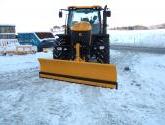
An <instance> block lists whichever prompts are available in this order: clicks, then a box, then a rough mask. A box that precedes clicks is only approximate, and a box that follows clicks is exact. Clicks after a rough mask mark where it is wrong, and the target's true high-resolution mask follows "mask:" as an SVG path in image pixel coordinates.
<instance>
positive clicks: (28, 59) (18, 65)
mask: <svg viewBox="0 0 165 125" xmlns="http://www.w3.org/2000/svg"><path fill="white" fill-rule="evenodd" d="M38 58H52V52H49V53H43V52H40V53H36V54H28V55H7V56H0V66H1V68H0V73H1V72H2V73H3V72H11V71H18V70H23V69H29V68H34V67H38V65H39V63H38Z"/></svg>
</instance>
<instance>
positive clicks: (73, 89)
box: [0, 50, 165, 125]
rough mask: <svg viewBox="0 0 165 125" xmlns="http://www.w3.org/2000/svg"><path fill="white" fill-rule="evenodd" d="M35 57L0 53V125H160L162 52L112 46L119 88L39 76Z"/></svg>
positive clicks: (164, 96) (163, 110)
mask: <svg viewBox="0 0 165 125" xmlns="http://www.w3.org/2000/svg"><path fill="white" fill-rule="evenodd" d="M38 57H50V58H51V57H52V54H51V53H36V54H34V55H20V56H0V67H1V68H0V125H165V91H164V90H165V81H164V74H165V63H164V60H165V55H163V54H149V53H137V52H129V51H115V50H111V62H112V63H114V64H116V65H117V71H118V83H119V89H118V90H111V89H105V88H99V87H91V86H85V85H79V84H69V83H67V82H62V81H55V80H50V79H41V78H39V77H38V70H39V63H38V62H37V58H38ZM126 66H129V67H130V71H124V67H126Z"/></svg>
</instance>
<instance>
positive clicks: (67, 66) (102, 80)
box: [39, 6, 117, 88]
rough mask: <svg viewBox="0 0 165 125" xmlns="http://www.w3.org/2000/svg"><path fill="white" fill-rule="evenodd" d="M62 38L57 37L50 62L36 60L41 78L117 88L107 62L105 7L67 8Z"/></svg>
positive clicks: (110, 67)
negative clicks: (38, 63)
mask: <svg viewBox="0 0 165 125" xmlns="http://www.w3.org/2000/svg"><path fill="white" fill-rule="evenodd" d="M62 11H67V12H68V16H67V25H66V28H65V34H58V35H57V36H58V39H57V40H56V42H55V45H54V50H53V59H41V58H40V59H39V62H40V73H39V75H40V77H43V78H51V79H57V80H62V81H68V82H73V83H80V84H86V85H92V86H98V87H105V88H117V73H116V66H115V65H113V64H109V62H110V53H109V51H110V50H109V49H110V45H109V34H107V17H110V16H111V12H110V11H109V10H108V8H107V6H105V7H104V8H102V7H101V6H70V7H68V9H61V10H60V11H59V17H60V18H61V17H62V15H63V13H62Z"/></svg>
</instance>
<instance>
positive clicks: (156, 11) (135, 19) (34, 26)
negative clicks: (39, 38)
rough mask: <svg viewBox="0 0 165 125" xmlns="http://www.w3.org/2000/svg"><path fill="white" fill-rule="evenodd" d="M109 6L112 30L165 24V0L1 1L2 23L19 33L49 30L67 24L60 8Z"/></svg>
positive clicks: (0, 19)
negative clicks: (116, 27) (127, 26)
mask: <svg viewBox="0 0 165 125" xmlns="http://www.w3.org/2000/svg"><path fill="white" fill-rule="evenodd" d="M106 4H107V5H108V7H109V8H111V11H112V17H111V18H110V19H109V20H108V22H109V26H110V27H114V26H126V25H136V24H140V25H152V24H160V23H165V14H164V12H165V7H164V6H165V0H0V24H14V25H16V30H17V32H31V31H49V30H50V28H51V27H52V26H54V25H62V24H64V20H62V19H59V18H58V10H59V9H60V8H66V7H67V6H69V5H102V6H104V5H106Z"/></svg>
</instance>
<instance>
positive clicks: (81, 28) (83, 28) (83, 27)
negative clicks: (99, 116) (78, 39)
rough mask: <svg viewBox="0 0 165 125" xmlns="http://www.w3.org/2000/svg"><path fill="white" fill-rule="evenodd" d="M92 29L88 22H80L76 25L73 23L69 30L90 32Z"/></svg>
mask: <svg viewBox="0 0 165 125" xmlns="http://www.w3.org/2000/svg"><path fill="white" fill-rule="evenodd" d="M91 29H92V26H91V24H90V23H89V22H85V21H81V22H78V23H75V24H74V25H73V26H72V27H71V30H73V31H77V32H78V31H90V30H91Z"/></svg>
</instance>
